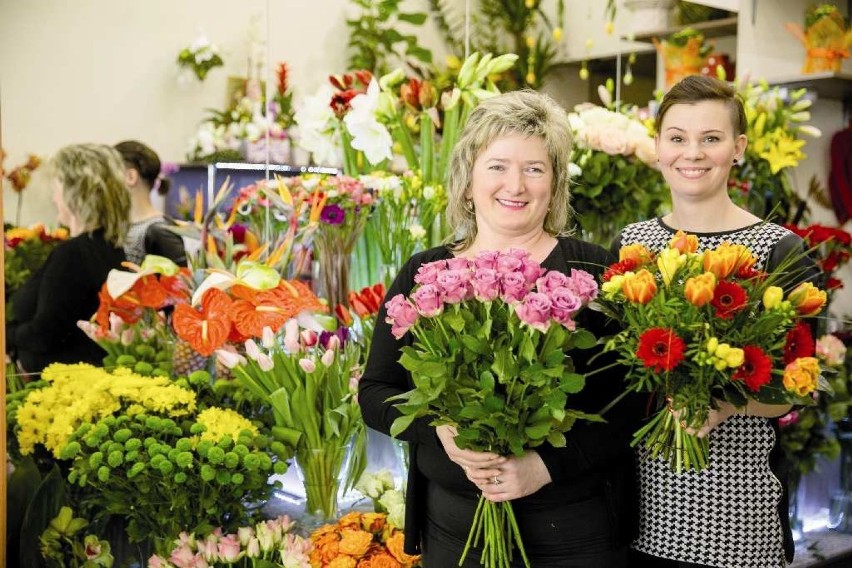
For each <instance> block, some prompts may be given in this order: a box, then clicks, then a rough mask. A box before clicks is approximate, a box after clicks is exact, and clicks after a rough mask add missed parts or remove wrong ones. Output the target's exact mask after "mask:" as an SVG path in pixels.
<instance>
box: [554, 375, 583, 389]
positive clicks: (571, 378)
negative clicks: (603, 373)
mask: <svg viewBox="0 0 852 568" xmlns="http://www.w3.org/2000/svg"><path fill="white" fill-rule="evenodd" d="M585 384H586V378H585V376H583V375H578V374H577V373H566V374H565V375H563V376H562V380H561V381H560V382H559V386H560V388H561V389H562V391H563V392H567V393H578V392H580V391H581V390H583V386H585Z"/></svg>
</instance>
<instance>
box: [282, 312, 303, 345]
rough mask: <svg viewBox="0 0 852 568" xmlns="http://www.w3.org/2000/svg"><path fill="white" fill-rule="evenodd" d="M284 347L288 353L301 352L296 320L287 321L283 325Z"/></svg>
mask: <svg viewBox="0 0 852 568" xmlns="http://www.w3.org/2000/svg"><path fill="white" fill-rule="evenodd" d="M284 347H285V348H286V349H287V351H288V352H290V353H298V352H299V351H300V350H301V344H300V343H299V322H297V321H296V318H291V319H288V320H287V323H285V324H284Z"/></svg>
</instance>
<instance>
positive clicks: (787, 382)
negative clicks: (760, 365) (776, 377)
mask: <svg viewBox="0 0 852 568" xmlns="http://www.w3.org/2000/svg"><path fill="white" fill-rule="evenodd" d="M818 379H819V361H817V359H816V357H799V358H798V359H796V360H795V361H793V362H792V363H790V364H789V365H787V366H786V367H785V368H784V388H786V389H787V390H788V391H790V392H794V393H796V394H797V395H799V396H805V395H806V394H810V393H812V392H813V391H815V390H816V387H817V381H818Z"/></svg>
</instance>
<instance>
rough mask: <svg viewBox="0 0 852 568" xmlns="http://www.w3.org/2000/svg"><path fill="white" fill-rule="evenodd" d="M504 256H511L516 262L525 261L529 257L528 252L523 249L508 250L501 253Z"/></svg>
mask: <svg viewBox="0 0 852 568" xmlns="http://www.w3.org/2000/svg"><path fill="white" fill-rule="evenodd" d="M503 254H504V255H506V256H511V257H514V258H517V259H518V260H526V259H528V258H529V257H530V253H529V251H526V250H524V249H517V248H510V249H509V250H507V251H506V252H504V253H503Z"/></svg>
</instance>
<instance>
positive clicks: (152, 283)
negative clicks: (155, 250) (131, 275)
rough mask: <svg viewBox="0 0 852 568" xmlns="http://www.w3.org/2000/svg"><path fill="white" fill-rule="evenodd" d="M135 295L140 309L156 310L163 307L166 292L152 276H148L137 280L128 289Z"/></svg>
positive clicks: (166, 296)
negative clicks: (140, 306)
mask: <svg viewBox="0 0 852 568" xmlns="http://www.w3.org/2000/svg"><path fill="white" fill-rule="evenodd" d="M130 293H133V294H135V295H136V297H137V298H138V299H139V303H140V304H141V305H142V307H145V308H153V309H155V310H158V309H160V308H162V307H163V306H165V304H166V300H167V299H168V292H167V291H166V289H165V288H163V286H162V285H161V284H160V281H159V280H158V279H157V277H156V276H154V275H153V274H148V275H146V276H143V277H142V278H140V279H139V280H137V281H136V282H135V283H134V284H133V288H131V289H130Z"/></svg>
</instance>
